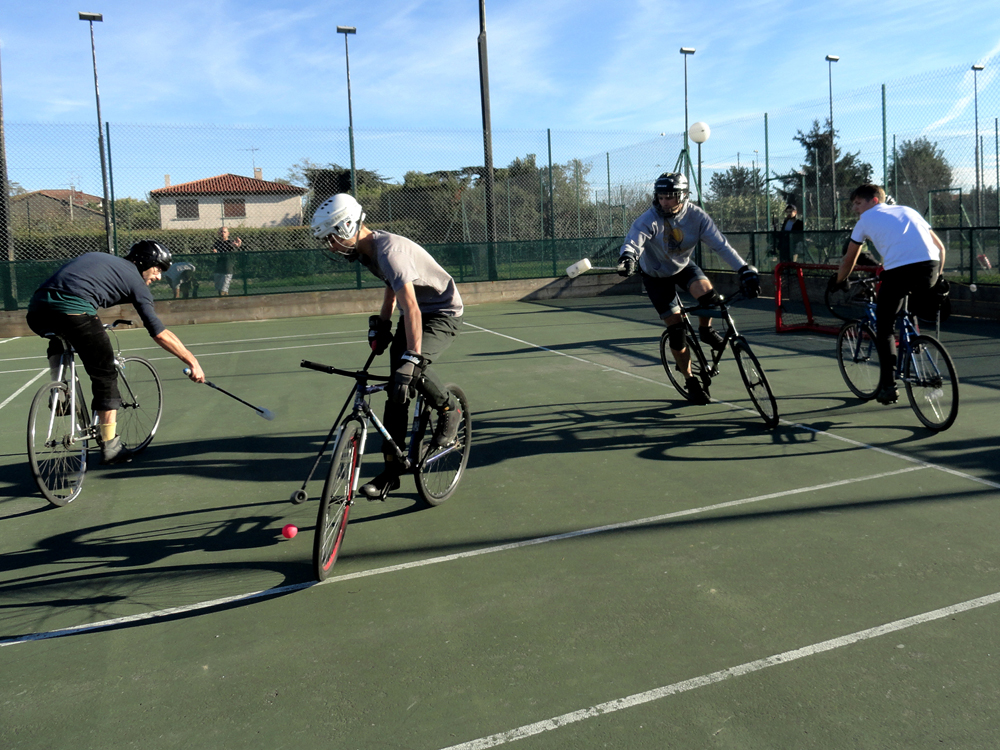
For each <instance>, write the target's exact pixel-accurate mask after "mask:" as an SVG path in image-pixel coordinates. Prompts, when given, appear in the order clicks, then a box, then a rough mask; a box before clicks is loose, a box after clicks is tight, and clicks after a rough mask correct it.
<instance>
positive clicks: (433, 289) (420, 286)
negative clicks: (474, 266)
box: [362, 231, 465, 317]
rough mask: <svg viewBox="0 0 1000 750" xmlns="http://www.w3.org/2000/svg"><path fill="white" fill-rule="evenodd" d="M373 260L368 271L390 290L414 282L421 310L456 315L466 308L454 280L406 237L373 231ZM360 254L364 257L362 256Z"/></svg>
mask: <svg viewBox="0 0 1000 750" xmlns="http://www.w3.org/2000/svg"><path fill="white" fill-rule="evenodd" d="M372 235H373V237H374V239H375V262H374V264H370V265H368V270H370V271H371V272H372V273H373V274H375V275H376V276H377V277H378V278H380V279H382V281H384V282H385V283H386V284H387V285H388V286H389V288H390V289H392V291H393V292H396V293H399V291H400V290H401V289H402V288H403V287H404V286H406V284H407V283H411V284H413V292H414V294H415V295H416V298H417V306H418V307H419V308H420V312H421V313H438V314H440V315H448V316H453V317H457V316H459V315H461V314H462V312H463V310H464V309H465V307H464V305H463V304H462V297H461V295H460V294H459V293H458V289H457V287H456V286H455V280H454V279H453V278H452V277H451V276H450V275H449V274H448V272H447V271H445V270H444V269H443V268H441V266H440V265H438V262H437V261H436V260H434V258H432V257H431V254H430V253H428V252H427V251H426V250H424V249H423V248H422V247H420V245H418V244H417V243H416V242H413V241H412V240H408V239H406V237H400V236H399V235H398V234H390V233H389V232H382V231H374V232H372ZM362 257H363V256H362Z"/></svg>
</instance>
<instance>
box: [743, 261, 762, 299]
mask: <svg viewBox="0 0 1000 750" xmlns="http://www.w3.org/2000/svg"><path fill="white" fill-rule="evenodd" d="M739 275H740V289H742V290H743V294H745V295H746V296H747V297H748V298H749V299H756V298H757V297H759V296H760V275H759V274H758V273H757V269H756V268H754V267H753V266H751V265H749V264H747V265H745V266H743V268H741V269H740V271H739Z"/></svg>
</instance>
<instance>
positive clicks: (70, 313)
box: [27, 240, 205, 464]
mask: <svg viewBox="0 0 1000 750" xmlns="http://www.w3.org/2000/svg"><path fill="white" fill-rule="evenodd" d="M168 268H170V251H169V250H168V249H167V248H166V247H164V246H163V245H161V244H160V243H158V242H153V241H152V240H142V241H141V242H137V243H135V244H134V245H132V247H131V248H130V249H129V251H128V255H126V256H125V257H124V258H117V257H115V256H114V255H109V254H108V253H85V254H84V255H81V256H80V257H78V258H75V259H73V260H71V261H70V262H69V263H67V264H66V265H64V266H62V267H61V268H60V269H59V270H58V271H56V272H55V273H54V274H53V275H52V276H51V277H49V278H48V279H47V280H46V281H45V282H43V283H42V285H41V286H40V287H39V288H38V290H37V291H36V292H35V294H34V296H33V297H32V298H31V302H30V304H29V305H28V315H27V323H28V327H29V328H31V330H32V331H34V332H35V333H37V334H38V335H39V336H43V337H45V336H46V335H48V334H56V335H57V336H60V337H62V338H63V339H65V340H66V341H68V342H69V343H70V345H71V346H72V347H73V348H74V349H75V350H76V352H77V354H78V355H79V357H80V361H81V362H83V366H84V368H85V369H86V371H87V374H88V375H89V376H90V383H91V389H92V391H93V401H92V402H91V408H92V410H93V411H94V412H95V413H96V414H97V416H98V421H99V424H100V434H99V435H98V442H99V443H100V445H101V463H102V464H119V463H123V462H125V461H130V460H131V458H132V452H131V451H130V450H129V449H128V448H127V447H125V446H124V445H122V442H121V439H120V438H119V437H118V436H117V434H116V429H117V426H116V425H117V412H118V409H119V407H120V406H121V404H122V399H121V394H120V393H119V392H118V371H117V370H116V369H115V352H114V348H113V347H112V345H111V339H110V337H109V336H108V333H107V331H105V330H104V325H103V323H101V319H100V318H99V317H98V316H97V310H98V309H99V308H102V307H103V308H108V307H113V306H114V305H122V304H125V303H126V302H127V303H130V304H131V305H132V306H133V307H135V310H136V312H137V313H138V315H139V319H140V320H142V324H143V326H145V328H146V330H147V331H149V335H150V336H152V337H153V340H154V341H155V342H156V343H157V344H159V345H160V346H162V347H163V348H164V349H166V350H167V351H168V352H170V353H171V354H173V355H174V356H175V357H177V358H178V359H180V360H181V361H182V362H184V364H186V365H187V366H188V367H189V368H191V374H190V376H189V377H190V378H191V380H193V381H195V382H196V383H203V382H205V373H203V372H202V370H201V365H199V364H198V360H197V359H195V356H194V355H193V354H192V353H191V352H189V351H188V350H187V348H186V347H185V346H184V344H182V343H181V340H180V339H179V338H177V336H176V335H174V334H173V333H171V332H170V331H169V330H168V329H167V328H166V326H164V325H163V323H161V322H160V319H159V318H157V317H156V311H155V310H154V309H153V295H152V294H151V293H150V291H149V288H148V287H149V285H150V284H152V283H153V282H154V281H158V280H159V279H160V275H161V274H162V272H163V271H166V270H167V269H168ZM62 352H63V347H62V342H61V341H60V340H59V339H58V338H50V339H49V348H48V358H49V367H50V368H51V370H52V377H53V379H55V377H56V375H57V374H58V371H59V361H60V357H61V356H62Z"/></svg>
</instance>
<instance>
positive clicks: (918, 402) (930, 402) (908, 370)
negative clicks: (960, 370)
mask: <svg viewBox="0 0 1000 750" xmlns="http://www.w3.org/2000/svg"><path fill="white" fill-rule="evenodd" d="M910 346H911V353H910V355H909V356H907V355H906V354H904V353H903V352H900V356H906V357H907V359H906V362H905V363H904V364H903V382H904V384H905V385H906V397H907V398H908V399H909V401H910V407H911V408H912V409H913V413H914V414H916V415H917V419H919V420H920V422H921V423H922V424H923V425H924V427H926V428H927V429H929V430H933V431H934V432H941V431H942V430H947V429H948V428H949V427H951V426H952V425H953V424H954V423H955V419H956V418H957V417H958V375H957V373H956V372H955V365H954V363H953V362H952V361H951V356H950V355H949V354H948V350H947V349H945V348H944V345H943V344H942V343H941V342H940V341H938V340H937V339H936V338H934V337H933V336H926V335H923V334H921V335H918V336H914V337H913V338H912V339H911V341H910Z"/></svg>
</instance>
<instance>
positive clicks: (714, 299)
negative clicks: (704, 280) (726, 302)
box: [698, 289, 722, 307]
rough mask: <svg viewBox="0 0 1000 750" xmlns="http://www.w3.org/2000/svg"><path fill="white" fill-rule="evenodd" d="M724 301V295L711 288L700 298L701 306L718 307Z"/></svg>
mask: <svg viewBox="0 0 1000 750" xmlns="http://www.w3.org/2000/svg"><path fill="white" fill-rule="evenodd" d="M721 302H722V295H721V294H719V293H718V292H717V291H715V290H714V289H709V290H708V291H707V292H705V293H704V294H703V295H701V296H700V297H699V298H698V304H699V305H700V306H701V307H718V306H719V304H721Z"/></svg>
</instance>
